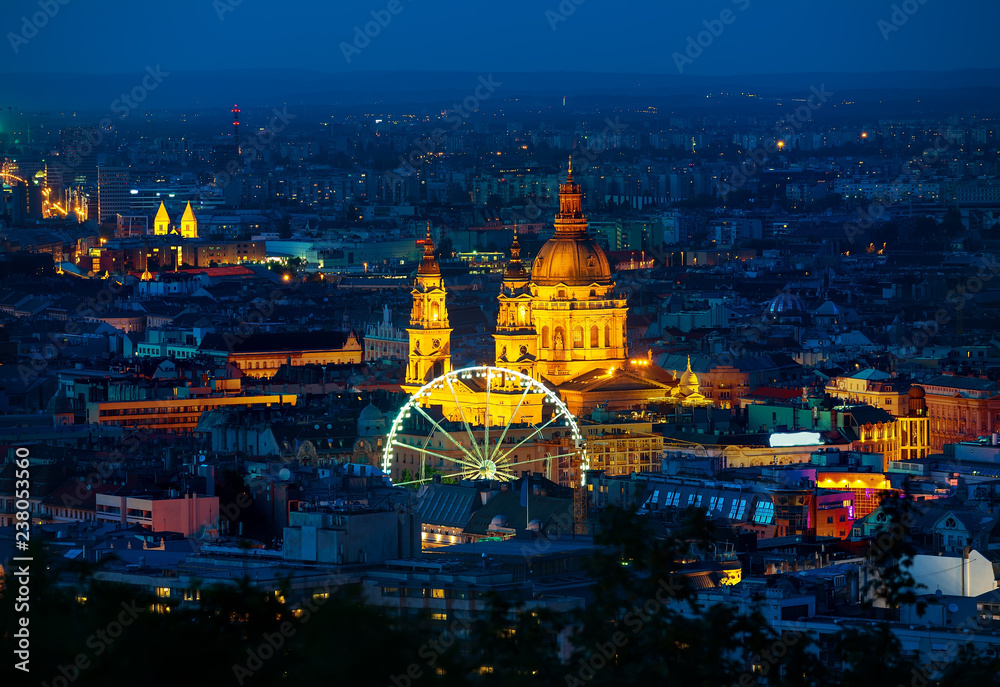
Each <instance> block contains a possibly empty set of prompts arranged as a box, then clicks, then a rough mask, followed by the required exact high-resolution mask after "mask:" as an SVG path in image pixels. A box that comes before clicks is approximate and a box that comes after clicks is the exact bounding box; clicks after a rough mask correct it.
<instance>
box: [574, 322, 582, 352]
mask: <svg viewBox="0 0 1000 687" xmlns="http://www.w3.org/2000/svg"><path fill="white" fill-rule="evenodd" d="M573 348H583V327H574V328H573Z"/></svg>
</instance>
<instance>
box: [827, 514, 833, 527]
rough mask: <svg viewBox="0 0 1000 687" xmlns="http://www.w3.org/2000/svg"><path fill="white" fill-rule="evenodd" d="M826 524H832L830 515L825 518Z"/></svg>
mask: <svg viewBox="0 0 1000 687" xmlns="http://www.w3.org/2000/svg"><path fill="white" fill-rule="evenodd" d="M826 524H828V525H832V524H833V516H832V515H831V516H828V517H827V519H826Z"/></svg>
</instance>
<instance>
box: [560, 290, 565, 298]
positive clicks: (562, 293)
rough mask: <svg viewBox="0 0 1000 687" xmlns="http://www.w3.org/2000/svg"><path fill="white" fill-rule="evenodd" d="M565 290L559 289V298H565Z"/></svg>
mask: <svg viewBox="0 0 1000 687" xmlns="http://www.w3.org/2000/svg"><path fill="white" fill-rule="evenodd" d="M565 297H566V292H565V291H564V290H563V289H559V298H565Z"/></svg>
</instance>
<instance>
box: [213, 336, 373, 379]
mask: <svg viewBox="0 0 1000 687" xmlns="http://www.w3.org/2000/svg"><path fill="white" fill-rule="evenodd" d="M201 352H202V353H204V354H207V355H210V356H212V357H214V358H215V359H216V360H218V361H219V362H226V363H229V364H230V365H233V366H234V367H237V368H239V369H240V370H242V372H243V374H244V375H246V376H248V377H256V378H259V379H270V378H271V377H273V376H274V375H275V374H277V372H278V370H279V369H280V368H281V366H282V365H290V366H293V367H298V366H300V365H356V364H359V363H360V362H361V356H362V353H363V349H362V347H361V343H360V342H359V341H358V339H357V337H356V336H355V335H354V332H350V333H347V334H345V333H343V332H289V333H281V334H271V333H257V334H251V335H250V336H249V337H247V338H246V339H243V340H239V339H235V338H232V337H229V336H228V335H226V334H220V333H218V332H212V333H209V334H208V335H206V336H205V338H204V339H203V340H202V342H201Z"/></svg>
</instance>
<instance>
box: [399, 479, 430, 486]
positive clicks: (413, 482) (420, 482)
mask: <svg viewBox="0 0 1000 687" xmlns="http://www.w3.org/2000/svg"><path fill="white" fill-rule="evenodd" d="M432 479H434V478H433V477H425V478H424V479H411V480H409V481H408V482H393V483H392V486H394V487H405V486H406V485H408V484H423V483H424V482H430V481H431V480H432Z"/></svg>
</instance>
